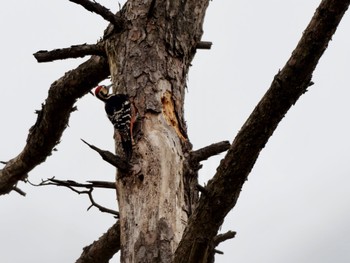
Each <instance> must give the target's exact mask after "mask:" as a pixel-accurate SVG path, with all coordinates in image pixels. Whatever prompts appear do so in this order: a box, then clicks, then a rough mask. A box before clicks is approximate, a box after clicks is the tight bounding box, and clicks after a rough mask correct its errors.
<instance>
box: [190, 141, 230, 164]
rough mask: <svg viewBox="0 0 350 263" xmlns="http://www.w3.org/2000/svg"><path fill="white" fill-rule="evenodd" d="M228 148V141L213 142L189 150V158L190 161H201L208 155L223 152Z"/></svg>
mask: <svg viewBox="0 0 350 263" xmlns="http://www.w3.org/2000/svg"><path fill="white" fill-rule="evenodd" d="M229 148H230V142H229V141H222V142H218V143H213V144H211V145H209V146H206V147H203V148H201V149H198V150H196V151H193V152H191V154H190V160H191V161H192V162H201V161H204V160H207V159H208V158H209V157H211V156H214V155H217V154H219V153H222V152H225V151H227V150H228V149H229Z"/></svg>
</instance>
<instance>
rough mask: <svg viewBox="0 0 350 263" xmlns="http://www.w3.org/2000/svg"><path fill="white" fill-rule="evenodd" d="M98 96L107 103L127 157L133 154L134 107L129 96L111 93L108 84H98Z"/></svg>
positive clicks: (107, 110)
mask: <svg viewBox="0 0 350 263" xmlns="http://www.w3.org/2000/svg"><path fill="white" fill-rule="evenodd" d="M95 95H96V97H97V98H99V99H100V100H102V101H103V102H104V103H105V111H106V113H107V117H108V119H109V120H110V121H111V122H112V124H113V126H114V129H115V130H116V131H117V132H118V133H119V135H120V139H121V143H122V147H123V150H124V153H125V156H126V158H127V159H128V160H129V159H130V158H131V155H132V125H133V123H132V109H131V103H130V100H129V97H128V96H127V95H125V94H109V92H108V87H107V86H98V87H97V88H96V90H95Z"/></svg>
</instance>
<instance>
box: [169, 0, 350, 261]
mask: <svg viewBox="0 0 350 263" xmlns="http://www.w3.org/2000/svg"><path fill="white" fill-rule="evenodd" d="M349 4H350V0H344V1H337V0H323V1H322V2H321V4H320V6H319V7H318V9H317V10H316V12H315V14H314V16H313V18H312V20H311V22H310V23H309V25H308V27H307V28H306V30H305V31H304V33H303V36H302V38H301V39H300V41H299V43H298V45H297V47H296V48H295V50H294V51H293V53H292V55H291V57H290V59H289V60H288V61H287V63H286V65H285V66H284V67H283V69H282V70H281V71H280V72H279V73H278V74H277V75H276V76H275V78H274V80H273V82H272V84H271V87H270V88H269V90H268V91H267V92H266V94H265V95H264V97H263V98H262V99H261V101H260V102H259V103H258V105H257V106H256V108H255V109H254V111H253V112H252V113H251V115H250V116H249V118H248V120H247V121H246V122H245V124H244V125H243V127H242V128H241V130H240V131H239V133H238V134H237V136H236V138H235V140H234V141H233V143H232V145H231V147H230V149H229V151H228V153H227V155H226V156H225V158H224V159H223V160H222V161H221V163H220V165H219V167H218V169H217V172H216V174H215V176H214V178H213V179H212V180H211V181H209V183H208V185H207V187H206V190H207V191H208V194H206V195H201V198H200V200H199V202H198V207H197V209H196V210H195V211H194V213H193V214H192V216H191V217H190V219H189V221H188V225H187V228H186V229H185V231H184V234H183V236H182V240H181V242H180V244H179V246H178V248H177V250H176V252H175V257H174V262H175V263H179V262H182V263H185V262H186V263H192V262H206V258H205V253H200V251H199V250H198V249H201V251H202V252H203V251H206V250H208V249H209V250H210V247H211V243H212V242H213V239H214V237H215V236H216V234H217V231H218V229H219V228H220V226H221V225H222V223H223V221H224V218H225V216H226V215H227V213H228V212H229V211H230V210H231V209H232V208H233V207H234V206H235V204H236V202H237V199H238V197H239V195H240V191H241V188H242V186H243V184H244V182H245V181H246V180H247V177H248V175H249V173H250V171H251V169H252V168H253V166H254V163H255V161H256V160H257V158H258V156H259V153H260V151H261V150H262V149H263V148H264V146H265V145H266V143H267V141H268V139H269V138H270V136H271V135H272V134H273V132H274V131H275V129H276V128H277V125H278V124H279V122H280V121H281V120H282V119H283V117H284V116H285V114H286V113H287V111H288V110H289V109H290V108H291V107H292V105H294V104H295V103H296V101H297V100H298V99H299V97H300V96H301V95H302V94H303V93H305V92H306V90H307V88H308V87H309V86H310V85H311V77H312V73H313V71H314V69H315V68H316V65H317V63H318V61H319V59H320V57H321V56H322V54H323V52H324V51H325V50H326V48H327V46H328V43H329V41H330V40H331V37H332V35H333V34H334V32H335V31H336V28H337V26H338V25H339V23H340V21H341V19H342V17H343V15H344V13H345V11H346V10H347V9H348V6H349ZM189 255H195V256H197V257H192V258H189Z"/></svg>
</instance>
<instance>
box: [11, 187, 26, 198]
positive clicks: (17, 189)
mask: <svg viewBox="0 0 350 263" xmlns="http://www.w3.org/2000/svg"><path fill="white" fill-rule="evenodd" d="M13 191H15V192H17V193H19V194H20V195H22V196H26V193H25V192H24V191H22V190H21V189H19V188H18V187H17V186H14V187H13Z"/></svg>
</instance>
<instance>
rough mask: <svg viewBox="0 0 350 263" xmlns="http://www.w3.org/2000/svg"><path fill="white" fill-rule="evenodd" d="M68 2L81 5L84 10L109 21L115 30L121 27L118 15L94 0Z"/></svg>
mask: <svg viewBox="0 0 350 263" xmlns="http://www.w3.org/2000/svg"><path fill="white" fill-rule="evenodd" d="M69 1H70V2H73V3H76V4H78V5H81V6H83V7H84V8H85V9H86V10H88V11H90V12H93V13H96V14H98V15H100V16H102V17H103V18H104V19H105V20H107V21H109V22H111V23H112V24H113V25H114V29H115V30H120V29H121V28H122V25H123V22H122V20H121V19H120V18H119V16H117V15H114V14H113V13H112V12H111V11H110V10H109V9H108V8H106V7H104V6H103V5H100V4H99V3H96V2H95V1H94V2H92V1H89V0H69Z"/></svg>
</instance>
